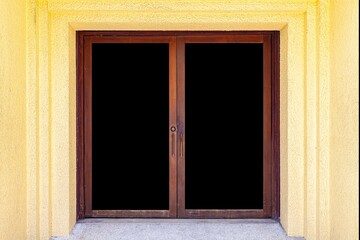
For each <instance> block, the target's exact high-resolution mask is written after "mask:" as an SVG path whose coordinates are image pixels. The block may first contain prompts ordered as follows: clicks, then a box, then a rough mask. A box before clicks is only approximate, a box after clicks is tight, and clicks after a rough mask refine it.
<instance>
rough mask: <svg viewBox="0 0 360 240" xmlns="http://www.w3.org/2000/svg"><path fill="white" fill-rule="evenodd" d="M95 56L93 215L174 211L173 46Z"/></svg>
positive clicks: (96, 51) (100, 48)
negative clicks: (171, 176)
mask: <svg viewBox="0 0 360 240" xmlns="http://www.w3.org/2000/svg"><path fill="white" fill-rule="evenodd" d="M92 51H93V52H92V64H93V65H92V67H93V68H92V70H93V90H92V94H93V96H92V101H93V102H92V110H93V115H92V119H93V126H92V131H93V132H92V133H93V135H92V146H93V148H92V169H93V170H92V171H93V172H92V184H93V186H92V194H93V196H92V204H93V209H94V210H154V209H159V210H161V209H169V159H168V144H169V141H168V128H169V126H168V122H169V117H168V116H169V101H168V99H169V94H168V93H169V89H168V88H169V84H168V82H169V81H168V79H169V60H168V59H169V45H168V44H93V48H92ZM85 121H86V119H85Z"/></svg>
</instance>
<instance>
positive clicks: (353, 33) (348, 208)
mask: <svg viewBox="0 0 360 240" xmlns="http://www.w3.org/2000/svg"><path fill="white" fill-rule="evenodd" d="M330 19H331V25H330V26H331V45H330V56H331V85H330V86H331V88H330V89H331V90H330V96H331V118H330V127H331V128H330V129H331V138H330V143H331V148H330V149H331V155H330V156H331V162H330V164H331V177H330V189H331V195H330V196H331V198H330V205H331V239H334V240H336V239H344V240H355V239H359V30H358V29H359V1H358V0H346V1H344V0H332V1H331V18H330Z"/></svg>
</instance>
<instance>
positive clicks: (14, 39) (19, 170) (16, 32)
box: [0, 0, 26, 240]
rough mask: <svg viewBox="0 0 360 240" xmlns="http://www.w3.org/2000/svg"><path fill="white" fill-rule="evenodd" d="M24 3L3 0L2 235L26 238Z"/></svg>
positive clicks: (0, 79)
mask: <svg viewBox="0 0 360 240" xmlns="http://www.w3.org/2000/svg"><path fill="white" fill-rule="evenodd" d="M25 4H26V1H23V0H1V1H0V59H1V64H0V239H6V240H11V239H14V240H15V239H16V240H17V239H26V154H25V150H26V136H25V119H26V118H25V86H26V85H25V84H26V82H25V70H26V67H25V63H26V60H25V59H26V57H25V53H26V52H25V46H26V41H25V23H26V20H25V17H26V14H25Z"/></svg>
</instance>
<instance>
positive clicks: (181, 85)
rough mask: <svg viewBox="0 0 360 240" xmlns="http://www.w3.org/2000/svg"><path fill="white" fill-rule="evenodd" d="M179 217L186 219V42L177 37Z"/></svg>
mask: <svg viewBox="0 0 360 240" xmlns="http://www.w3.org/2000/svg"><path fill="white" fill-rule="evenodd" d="M176 55H177V56H176V58H177V100H178V102H177V122H178V129H179V134H178V141H179V144H178V145H179V146H178V147H179V151H178V217H185V41H184V38H183V37H177V54H176Z"/></svg>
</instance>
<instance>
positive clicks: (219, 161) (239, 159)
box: [185, 43, 263, 209]
mask: <svg viewBox="0 0 360 240" xmlns="http://www.w3.org/2000/svg"><path fill="white" fill-rule="evenodd" d="M185 53H186V54H185V59H186V62H185V72H186V73H185V78H186V83H185V86H186V88H185V89H186V90H185V91H186V94H185V106H186V108H185V109H186V110H185V116H186V118H185V119H186V130H185V131H186V164H185V172H186V178H185V179H186V180H185V208H186V209H262V208H263V46H262V44H220V43H213V44H186V47H185Z"/></svg>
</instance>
